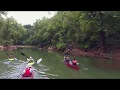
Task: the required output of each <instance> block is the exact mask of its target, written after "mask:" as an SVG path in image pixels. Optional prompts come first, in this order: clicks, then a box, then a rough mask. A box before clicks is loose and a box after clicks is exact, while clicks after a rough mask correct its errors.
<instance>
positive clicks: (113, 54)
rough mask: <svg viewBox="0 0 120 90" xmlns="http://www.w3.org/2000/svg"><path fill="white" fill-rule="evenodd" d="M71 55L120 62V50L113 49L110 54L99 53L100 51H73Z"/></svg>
mask: <svg viewBox="0 0 120 90" xmlns="http://www.w3.org/2000/svg"><path fill="white" fill-rule="evenodd" d="M71 54H72V55H74V56H85V57H94V58H103V59H113V60H116V61H120V55H119V54H120V49H115V48H113V49H112V51H111V52H109V53H98V50H90V51H87V52H85V51H84V50H82V49H73V50H72V51H71Z"/></svg>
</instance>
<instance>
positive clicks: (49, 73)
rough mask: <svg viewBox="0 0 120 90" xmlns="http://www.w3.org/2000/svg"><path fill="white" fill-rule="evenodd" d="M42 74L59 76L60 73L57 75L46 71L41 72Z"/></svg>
mask: <svg viewBox="0 0 120 90" xmlns="http://www.w3.org/2000/svg"><path fill="white" fill-rule="evenodd" d="M39 73H41V74H47V75H51V76H59V75H55V74H50V73H46V72H39Z"/></svg>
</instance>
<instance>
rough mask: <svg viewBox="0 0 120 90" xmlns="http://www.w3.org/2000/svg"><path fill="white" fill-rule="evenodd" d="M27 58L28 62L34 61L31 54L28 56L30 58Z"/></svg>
mask: <svg viewBox="0 0 120 90" xmlns="http://www.w3.org/2000/svg"><path fill="white" fill-rule="evenodd" d="M27 60H28V61H29V63H32V62H35V61H34V59H33V58H32V57H31V56H30V58H27Z"/></svg>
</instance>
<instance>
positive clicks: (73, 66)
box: [64, 61, 80, 70]
mask: <svg viewBox="0 0 120 90" xmlns="http://www.w3.org/2000/svg"><path fill="white" fill-rule="evenodd" d="M64 63H65V64H66V65H67V66H68V67H71V68H73V69H75V70H79V69H80V67H79V66H76V65H71V64H70V63H69V62H66V61H64Z"/></svg>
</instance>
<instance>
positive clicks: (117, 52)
mask: <svg viewBox="0 0 120 90" xmlns="http://www.w3.org/2000/svg"><path fill="white" fill-rule="evenodd" d="M17 48H39V47H37V46H28V45H12V46H9V47H3V46H2V45H0V50H4V49H8V50H11V49H17ZM39 49H45V48H39ZM46 50H47V49H46ZM112 50H113V51H112V52H109V53H99V54H98V50H97V49H96V50H89V51H87V52H85V51H84V50H82V49H78V48H75V49H72V50H71V51H70V53H71V54H72V55H74V56H85V57H93V58H103V59H113V60H116V61H120V49H118V48H117V49H115V48H112Z"/></svg>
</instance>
